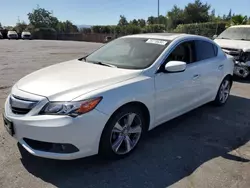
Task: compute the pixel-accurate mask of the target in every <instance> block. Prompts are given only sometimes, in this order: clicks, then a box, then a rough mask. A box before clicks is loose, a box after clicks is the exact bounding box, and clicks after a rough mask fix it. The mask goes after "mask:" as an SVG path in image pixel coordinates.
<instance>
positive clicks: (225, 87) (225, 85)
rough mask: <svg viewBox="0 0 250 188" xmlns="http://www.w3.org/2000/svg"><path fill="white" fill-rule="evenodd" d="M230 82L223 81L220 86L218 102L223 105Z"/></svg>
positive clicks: (228, 91) (227, 94)
mask: <svg viewBox="0 0 250 188" xmlns="http://www.w3.org/2000/svg"><path fill="white" fill-rule="evenodd" d="M230 88H231V86H230V82H229V80H224V81H223V83H222V84H221V88H220V95H219V100H220V102H221V103H225V102H226V101H227V99H228V96H229V93H230Z"/></svg>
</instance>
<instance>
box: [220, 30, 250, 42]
mask: <svg viewBox="0 0 250 188" xmlns="http://www.w3.org/2000/svg"><path fill="white" fill-rule="evenodd" d="M217 38H218V39H231V40H248V41H250V27H230V28H228V29H226V30H225V31H223V32H222V33H221V34H220V35H219V36H218V37H217Z"/></svg>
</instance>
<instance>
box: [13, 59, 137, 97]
mask: <svg viewBox="0 0 250 188" xmlns="http://www.w3.org/2000/svg"><path fill="white" fill-rule="evenodd" d="M140 72H141V71H138V70H128V69H119V68H112V67H107V66H102V65H96V64H93V63H88V62H83V61H79V60H72V61H67V62H64V63H59V64H55V65H52V66H49V67H46V68H43V69H40V70H38V71H35V72H33V73H31V74H29V75H27V76H25V77H24V78H22V79H21V80H19V81H18V82H17V84H16V86H17V88H18V89H20V90H22V91H25V92H29V93H32V94H36V95H40V96H44V97H47V98H48V99H49V100H51V101H70V100H73V99H74V98H76V97H78V96H80V95H84V94H86V93H88V92H91V91H93V90H96V89H100V88H102V87H106V86H109V85H111V84H115V83H118V82H122V81H125V80H128V79H131V78H134V77H136V76H137V75H138V74H140Z"/></svg>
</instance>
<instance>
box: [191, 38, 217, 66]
mask: <svg viewBox="0 0 250 188" xmlns="http://www.w3.org/2000/svg"><path fill="white" fill-rule="evenodd" d="M195 49H196V61H202V60H206V59H210V58H213V57H216V56H217V51H218V49H217V47H216V46H215V45H214V44H212V43H210V42H206V41H201V40H196V41H195Z"/></svg>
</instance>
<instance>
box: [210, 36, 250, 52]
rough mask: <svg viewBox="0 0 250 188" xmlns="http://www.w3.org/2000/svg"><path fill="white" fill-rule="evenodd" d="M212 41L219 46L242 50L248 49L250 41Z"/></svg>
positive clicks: (249, 48)
mask: <svg viewBox="0 0 250 188" xmlns="http://www.w3.org/2000/svg"><path fill="white" fill-rule="evenodd" d="M214 42H216V43H217V44H218V45H219V46H220V47H221V48H232V49H239V50H243V51H249V50H250V41H242V40H228V39H215V40H214Z"/></svg>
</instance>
